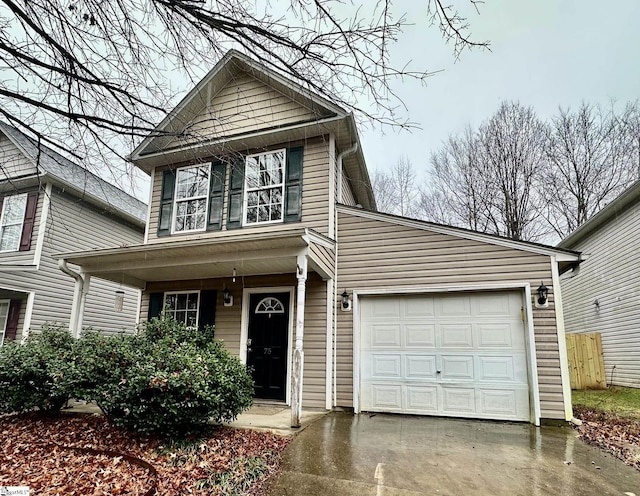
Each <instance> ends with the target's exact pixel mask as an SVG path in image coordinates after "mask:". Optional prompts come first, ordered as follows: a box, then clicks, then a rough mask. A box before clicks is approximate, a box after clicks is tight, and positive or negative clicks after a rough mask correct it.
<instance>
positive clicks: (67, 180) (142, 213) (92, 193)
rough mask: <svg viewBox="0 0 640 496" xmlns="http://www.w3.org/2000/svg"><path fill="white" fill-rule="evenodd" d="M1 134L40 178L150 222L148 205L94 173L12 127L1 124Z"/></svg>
mask: <svg viewBox="0 0 640 496" xmlns="http://www.w3.org/2000/svg"><path fill="white" fill-rule="evenodd" d="M0 131H1V132H2V133H3V134H4V135H5V136H6V137H7V138H9V140H10V141H11V142H12V143H13V144H14V145H15V146H16V147H17V148H18V149H19V150H20V151H21V152H22V153H23V154H24V155H25V157H27V158H28V159H29V160H30V161H31V162H32V163H33V164H34V165H35V166H36V167H37V168H38V174H39V176H40V178H41V179H44V178H47V179H49V180H51V181H52V182H53V183H56V184H57V185H59V186H63V187H64V188H65V189H67V190H72V191H73V192H74V193H75V194H76V195H78V196H79V197H81V198H83V199H86V200H87V201H89V202H90V203H93V204H95V205H97V206H99V207H101V208H105V209H106V210H108V211H110V212H111V213H113V214H115V215H117V216H119V217H121V218H123V219H125V220H127V221H129V222H131V223H133V224H136V225H139V226H144V225H145V223H146V220H147V205H146V204H145V203H143V202H141V201H140V200H138V199H137V198H135V197H133V196H131V195H130V194H128V193H126V192H125V191H123V190H121V189H120V188H118V187H117V186H114V185H113V184H111V183H108V182H107V181H105V180H104V179H101V178H100V177H98V176H96V175H95V174H93V173H92V172H91V171H89V170H87V169H85V168H84V167H82V166H81V165H78V164H76V163H75V162H72V161H71V160H69V159H67V158H65V157H63V156H62V155H60V154H59V153H57V152H55V151H53V150H52V149H50V148H48V147H46V146H44V145H38V143H37V142H36V141H34V140H33V139H31V138H30V137H28V136H27V135H25V134H24V133H22V132H21V131H19V130H18V129H16V128H15V127H13V126H10V125H9V124H7V123H5V122H2V121H0Z"/></svg>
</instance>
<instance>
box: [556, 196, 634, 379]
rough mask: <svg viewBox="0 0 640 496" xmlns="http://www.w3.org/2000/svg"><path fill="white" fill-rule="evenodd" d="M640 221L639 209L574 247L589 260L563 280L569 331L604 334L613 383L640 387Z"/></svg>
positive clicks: (607, 367) (606, 361) (608, 376)
mask: <svg viewBox="0 0 640 496" xmlns="http://www.w3.org/2000/svg"><path fill="white" fill-rule="evenodd" d="M639 223H640V205H634V206H632V207H631V208H629V209H627V210H626V211H624V212H620V213H619V214H618V215H617V217H616V218H615V219H612V220H611V221H610V222H609V223H608V224H606V225H604V226H602V227H601V228H600V229H598V230H597V232H594V233H593V234H592V235H591V236H589V237H588V238H586V239H584V240H582V241H581V242H580V243H578V244H577V245H575V246H572V247H571V248H572V249H574V250H578V251H581V252H583V253H584V255H585V258H586V260H585V261H584V262H582V264H581V265H580V272H579V273H578V275H577V276H575V277H573V278H570V279H566V280H564V281H563V282H562V298H563V303H564V316H565V327H566V331H567V332H568V333H588V332H600V333H601V335H602V351H603V355H604V366H605V372H606V374H605V375H606V380H607V384H613V385H616V386H630V387H640V332H639V329H638V322H640V305H639V303H640V300H639V297H640V282H639V281H640V265H639V264H638V262H637V258H638V250H639V249H640V237H639V236H638V224H639ZM596 300H598V303H599V308H598V307H596V305H595V303H594V302H595V301H596ZM614 366H615V370H613V367H614Z"/></svg>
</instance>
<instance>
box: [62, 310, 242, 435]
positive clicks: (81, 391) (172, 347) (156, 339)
mask: <svg viewBox="0 0 640 496" xmlns="http://www.w3.org/2000/svg"><path fill="white" fill-rule="evenodd" d="M211 335H212V329H208V330H206V331H205V332H203V333H197V332H195V331H192V330H190V329H187V328H186V327H185V326H184V325H183V324H180V323H177V322H175V321H173V320H169V319H167V320H162V321H161V320H157V319H153V320H152V321H150V322H149V323H147V324H146V325H145V327H144V328H143V329H141V331H140V333H139V334H138V335H136V336H126V335H122V336H114V337H105V336H101V335H99V334H96V333H88V334H86V335H85V336H83V338H82V339H81V340H80V343H78V347H77V348H76V349H75V355H74V357H73V358H72V359H71V360H69V361H68V363H67V366H66V367H64V368H63V375H64V376H65V384H66V385H67V386H68V388H69V389H70V390H71V391H72V392H73V395H74V396H75V397H78V398H82V399H85V400H93V401H96V403H97V404H98V405H99V406H100V408H101V409H102V411H103V412H104V413H105V415H106V416H107V417H108V418H109V419H110V420H111V421H112V422H113V423H114V424H116V425H118V426H121V427H126V428H129V429H132V430H135V431H137V432H140V433H144V434H149V433H153V432H155V433H162V434H168V435H171V436H183V435H188V434H194V433H197V432H199V431H200V430H202V429H203V428H204V427H205V426H207V425H208V423H209V421H210V420H212V421H214V422H227V421H231V420H233V419H235V418H236V417H237V416H238V414H240V413H241V412H242V411H244V410H245V409H247V408H248V407H249V406H251V402H252V395H253V382H252V380H251V377H250V375H249V374H248V372H247V370H246V367H245V366H244V365H243V364H242V363H241V362H240V360H239V359H238V358H237V357H234V356H231V355H230V354H229V352H228V351H227V350H226V349H225V348H224V346H223V345H222V344H221V343H219V342H214V341H212V340H211ZM205 336H209V337H208V339H206V338H205Z"/></svg>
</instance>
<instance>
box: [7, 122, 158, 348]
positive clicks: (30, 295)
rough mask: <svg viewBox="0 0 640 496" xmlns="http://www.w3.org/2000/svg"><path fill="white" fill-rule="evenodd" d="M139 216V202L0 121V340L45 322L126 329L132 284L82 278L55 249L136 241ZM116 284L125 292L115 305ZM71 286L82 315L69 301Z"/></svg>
mask: <svg viewBox="0 0 640 496" xmlns="http://www.w3.org/2000/svg"><path fill="white" fill-rule="evenodd" d="M145 220H146V205H145V204H144V203H142V202H140V201H138V200H136V199H135V198H133V197H131V196H129V195H128V194H126V193H125V192H123V191H122V190H120V189H118V188H116V187H115V186H113V185H111V184H109V183H107V182H106V181H104V180H102V179H100V178H98V177H96V176H95V175H93V174H92V173H90V172H89V171H87V170H86V169H85V168H83V167H81V166H79V165H77V164H75V163H73V162H71V161H69V160H67V159H66V158H64V157H62V156H60V155H59V154H57V153H55V152H54V151H52V150H50V149H48V148H46V147H44V146H41V147H40V148H39V147H38V145H37V143H36V142H34V141H33V140H31V139H30V138H28V137H27V136H25V135H24V134H23V133H21V132H20V131H18V130H17V129H15V128H14V127H12V126H9V125H8V124H6V123H3V122H0V344H2V343H4V342H7V341H14V340H23V339H24V338H26V336H27V335H28V333H29V331H30V330H35V331H38V330H40V328H41V327H42V325H43V324H45V323H47V322H48V323H56V324H61V325H64V326H71V327H73V328H77V329H80V328H82V326H89V327H94V328H96V329H102V330H104V331H106V332H111V333H114V332H120V331H121V330H122V329H125V328H126V329H129V330H131V329H132V328H133V327H134V326H135V323H136V318H137V314H138V308H139V306H138V305H139V303H138V301H139V290H138V289H136V288H131V287H127V286H124V285H122V284H120V283H118V282H112V281H104V280H99V279H94V280H93V281H92V283H91V284H88V283H87V284H85V283H84V276H83V275H82V274H81V273H80V272H79V271H78V268H77V267H75V266H73V265H71V264H69V265H67V266H66V267H63V268H64V269H65V271H66V272H67V273H63V272H62V271H61V270H60V267H59V260H58V258H57V257H54V254H56V253H59V252H61V251H72V250H90V249H95V248H106V247H114V246H126V245H135V244H138V243H140V242H141V241H142V239H143V232H144V225H145ZM72 276H74V277H75V278H74V277H72ZM116 291H124V301H123V308H122V311H119V312H116V311H115V303H114V300H115V292H116ZM74 292H76V294H77V296H78V298H77V299H78V301H82V302H83V304H84V311H83V312H82V314H83V315H84V321H81V320H80V318H79V315H80V307H79V306H78V305H73V306H72V302H73V301H74ZM80 297H82V298H80Z"/></svg>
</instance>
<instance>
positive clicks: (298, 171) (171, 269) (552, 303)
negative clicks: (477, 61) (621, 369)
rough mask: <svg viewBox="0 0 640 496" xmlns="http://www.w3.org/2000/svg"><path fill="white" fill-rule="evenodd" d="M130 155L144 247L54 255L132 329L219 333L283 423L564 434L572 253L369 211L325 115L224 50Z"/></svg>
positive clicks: (329, 109)
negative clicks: (92, 285) (179, 325)
mask: <svg viewBox="0 0 640 496" xmlns="http://www.w3.org/2000/svg"><path fill="white" fill-rule="evenodd" d="M130 159H131V161H132V162H133V163H134V164H135V165H136V166H137V167H139V168H140V169H142V170H143V171H145V172H147V173H148V174H149V175H150V177H151V184H152V191H151V196H150V202H149V214H148V222H147V227H146V231H145V240H144V243H143V244H140V245H137V246H129V247H126V248H119V249H109V250H91V251H85V252H82V253H68V254H63V255H61V257H62V258H63V259H64V260H66V261H68V262H69V263H71V262H73V263H75V264H78V265H79V266H81V267H82V268H83V270H84V271H85V272H86V273H87V274H89V275H92V276H97V277H102V278H106V279H109V280H111V281H123V282H126V283H127V284H131V285H132V286H135V287H138V288H140V289H142V290H143V296H142V301H143V304H142V306H141V318H148V317H151V316H154V315H157V314H158V313H160V312H161V311H162V309H164V311H165V312H168V313H169V314H170V315H172V316H173V317H175V318H177V319H178V320H181V321H184V322H186V323H187V324H189V325H194V326H196V325H204V324H207V323H215V336H216V338H217V339H220V340H223V341H224V343H225V345H226V346H227V347H228V349H229V350H231V351H232V352H233V353H235V354H237V355H239V356H240V358H241V359H242V360H243V361H244V362H246V363H247V364H248V365H251V366H252V370H253V377H254V380H255V396H256V398H257V399H260V400H266V401H276V402H281V403H283V404H284V403H286V404H290V405H291V408H292V425H297V423H298V422H299V417H300V412H301V406H302V405H304V406H305V408H322V409H332V408H336V407H344V408H348V409H353V410H354V411H355V412H360V411H377V412H399V413H412V414H425V415H443V416H457V417H471V418H489V419H508V420H520V421H528V422H533V423H536V424H537V423H539V421H540V419H541V418H551V419H570V418H571V416H572V410H571V393H570V386H569V376H568V367H567V362H566V349H565V341H564V339H565V338H564V329H563V317H562V306H561V301H560V292H559V282H558V281H559V276H560V273H561V272H563V271H564V270H566V269H568V268H569V267H570V266H571V265H572V264H576V263H578V262H579V254H578V253H576V252H572V251H568V250H562V249H557V248H552V247H548V246H544V245H539V244H533V243H525V242H520V241H513V240H509V239H504V238H500V237H496V236H491V235H486V234H481V233H477V232H473V231H468V230H464V229H458V228H454V227H450V226H444V225H438V224H433V223H428V222H422V221H418V220H413V219H409V218H403V217H397V216H393V215H387V214H382V213H378V212H376V208H375V200H374V197H373V193H372V189H371V184H370V181H369V176H368V173H367V168H366V165H365V161H364V156H363V154H362V150H361V148H360V145H359V138H358V133H357V130H356V125H355V121H354V117H353V115H351V114H349V113H347V112H345V111H344V110H343V109H342V108H340V107H338V106H336V105H334V104H333V103H332V102H330V101H327V100H326V99H325V98H322V97H321V96H318V95H316V94H313V93H310V92H309V91H307V90H306V89H305V88H302V87H301V86H299V85H298V84H296V83H295V82H293V81H290V80H288V79H287V78H285V77H283V76H282V75H280V74H278V73H277V72H275V71H273V70H270V69H268V68H265V67H264V66H263V65H261V64H259V63H257V62H255V61H253V60H251V59H250V58H248V57H246V56H244V55H242V54H240V53H238V52H236V51H231V52H229V53H228V54H227V55H226V56H224V57H223V58H222V60H221V61H220V62H219V63H218V64H217V65H216V66H215V67H214V68H213V70H212V71H211V72H210V73H209V74H208V75H207V76H206V77H205V78H204V79H203V80H202V81H201V82H200V83H199V84H198V85H197V86H196V87H195V88H194V89H193V90H192V91H191V92H190V93H189V94H188V95H187V96H186V97H185V98H184V99H183V100H182V101H181V102H180V104H179V105H178V106H177V107H176V108H175V109H174V110H173V111H172V112H171V113H170V116H169V117H167V118H166V119H165V120H164V121H163V122H161V123H160V124H159V125H158V128H157V133H154V136H150V137H148V138H147V139H145V140H144V141H143V142H142V143H141V144H140V146H138V147H137V148H136V149H135V150H134V151H133V153H132V154H131V156H130ZM541 281H543V282H544V284H541ZM542 286H544V287H542ZM538 288H540V292H541V294H540V296H538V295H537V291H538ZM538 299H539V302H538Z"/></svg>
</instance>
